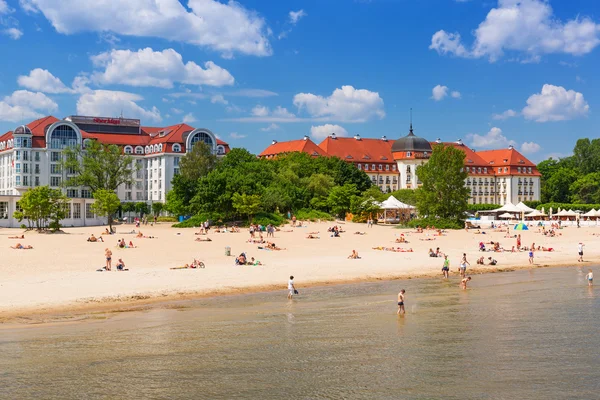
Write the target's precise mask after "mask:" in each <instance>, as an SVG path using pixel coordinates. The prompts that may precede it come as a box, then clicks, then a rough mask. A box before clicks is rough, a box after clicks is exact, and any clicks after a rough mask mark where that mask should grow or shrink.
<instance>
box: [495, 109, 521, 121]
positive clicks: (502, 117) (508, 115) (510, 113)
mask: <svg viewBox="0 0 600 400" xmlns="http://www.w3.org/2000/svg"><path fill="white" fill-rule="evenodd" d="M517 115H519V114H518V113H517V112H516V111H515V110H506V111H504V112H503V113H501V114H493V115H492V118H493V119H495V120H505V119H509V118H512V117H516V116H517Z"/></svg>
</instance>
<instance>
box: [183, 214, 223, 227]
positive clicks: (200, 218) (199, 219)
mask: <svg viewBox="0 0 600 400" xmlns="http://www.w3.org/2000/svg"><path fill="white" fill-rule="evenodd" d="M206 220H208V221H209V222H210V223H211V224H213V225H214V224H219V223H223V220H222V216H221V214H219V213H210V212H208V213H200V214H197V215H194V216H193V217H191V218H188V219H187V220H185V221H183V222H180V223H178V224H175V225H173V227H174V228H197V227H199V226H202V224H203V223H204V221H206Z"/></svg>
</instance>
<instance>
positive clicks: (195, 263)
mask: <svg viewBox="0 0 600 400" xmlns="http://www.w3.org/2000/svg"><path fill="white" fill-rule="evenodd" d="M204 267H205V265H204V263H203V262H202V261H199V260H196V259H195V258H194V261H192V262H191V264H185V265H184V266H183V267H173V268H170V269H187V268H204Z"/></svg>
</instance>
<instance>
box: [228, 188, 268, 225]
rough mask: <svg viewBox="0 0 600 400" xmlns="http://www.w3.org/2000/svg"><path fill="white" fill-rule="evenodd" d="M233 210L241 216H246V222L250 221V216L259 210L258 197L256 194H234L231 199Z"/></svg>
mask: <svg viewBox="0 0 600 400" xmlns="http://www.w3.org/2000/svg"><path fill="white" fill-rule="evenodd" d="M231 200H232V202H233V208H235V209H236V211H237V212H238V213H240V214H242V215H246V216H248V222H250V221H252V216H253V215H255V214H256V213H257V212H259V211H260V209H261V203H260V196H259V195H257V194H251V195H247V194H246V193H244V194H239V193H234V194H233V197H232V199H231Z"/></svg>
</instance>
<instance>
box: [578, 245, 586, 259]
mask: <svg viewBox="0 0 600 400" xmlns="http://www.w3.org/2000/svg"><path fill="white" fill-rule="evenodd" d="M583 246H585V244H583V243H581V242H579V244H578V245H577V253H579V258H578V259H577V262H583Z"/></svg>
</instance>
